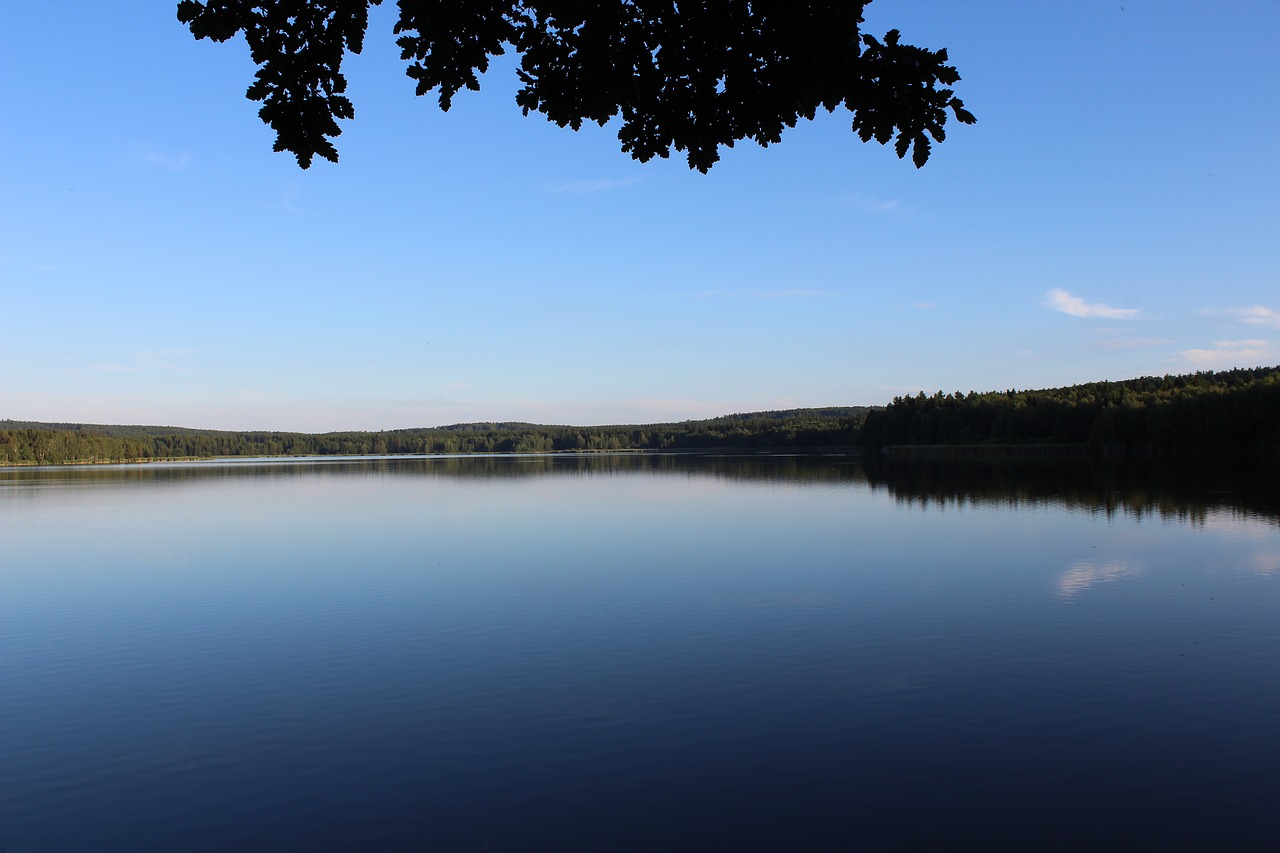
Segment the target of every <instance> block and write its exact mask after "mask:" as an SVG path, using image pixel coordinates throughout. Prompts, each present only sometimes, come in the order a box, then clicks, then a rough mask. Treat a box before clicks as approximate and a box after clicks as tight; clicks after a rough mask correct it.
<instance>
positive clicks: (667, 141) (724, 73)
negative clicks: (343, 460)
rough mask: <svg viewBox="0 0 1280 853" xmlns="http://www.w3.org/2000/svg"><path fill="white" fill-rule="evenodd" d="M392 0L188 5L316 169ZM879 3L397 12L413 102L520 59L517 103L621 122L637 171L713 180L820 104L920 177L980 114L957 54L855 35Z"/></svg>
mask: <svg viewBox="0 0 1280 853" xmlns="http://www.w3.org/2000/svg"><path fill="white" fill-rule="evenodd" d="M381 2H382V0H313V1H312V2H307V0H203V1H201V0H182V2H180V3H179V4H178V19H179V20H180V21H182V23H184V24H186V25H187V26H188V27H190V29H191V32H192V34H193V35H194V36H195V37H196V38H198V39H204V38H208V39H212V40H214V41H218V42H222V41H226V40H228V39H231V38H233V37H235V36H236V35H237V34H239V33H243V34H244V36H245V39H246V40H247V41H248V44H249V48H250V51H251V55H252V58H253V61H254V63H255V64H256V65H257V66H258V72H257V74H256V75H255V77H254V81H253V83H252V85H250V86H249V89H248V92H247V93H246V94H247V96H248V97H249V99H251V100H254V101H261V102H262V109H261V110H260V111H259V113H258V114H259V116H260V117H261V118H262V120H263V121H264V122H266V123H267V125H269V126H270V127H271V128H272V130H274V131H275V132H276V143H275V150H276V151H290V152H292V153H293V154H294V156H295V157H297V160H298V165H300V166H301V167H302V168H304V169H305V168H308V167H309V166H310V165H311V162H312V160H313V158H314V157H316V156H319V157H322V158H324V159H326V160H331V161H334V162H337V160H338V151H337V149H336V148H335V147H334V145H333V142H332V139H333V138H334V137H337V136H338V135H339V134H341V133H342V130H341V128H340V127H339V126H338V120H339V119H351V118H354V117H355V108H354V106H353V105H352V103H351V100H350V99H349V98H348V97H347V96H346V94H345V92H346V89H347V80H346V77H345V76H344V75H343V73H342V62H343V60H344V58H345V57H346V55H347V54H348V53H359V52H360V51H361V49H362V47H363V44H364V38H365V32H366V30H367V29H368V23H369V9H370V7H371V6H376V5H380V4H381ZM869 2H870V0H843V1H842V0H827V2H797V0H718V2H708V0H702V2H693V3H685V2H679V3H677V2H675V0H598V1H597V0H592V2H585V0H466V2H459V0H399V3H398V7H399V13H400V14H399V19H398V21H397V22H396V24H395V34H396V35H397V36H398V38H397V40H396V44H397V45H398V46H399V47H400V51H401V57H402V58H403V59H404V60H406V61H407V62H408V63H409V65H408V69H407V70H406V72H405V73H406V74H407V75H408V76H409V77H410V78H411V79H413V80H414V81H415V83H416V90H417V94H419V95H426V94H428V93H431V92H436V93H438V98H439V103H440V107H441V108H442V109H444V110H448V109H449V106H450V105H451V103H452V101H453V96H454V95H455V94H457V93H458V92H459V91H460V90H462V89H464V88H466V89H479V88H480V75H482V74H483V73H484V72H485V71H486V70H487V69H488V67H489V62H490V59H491V58H492V57H495V56H500V55H502V54H504V53H506V51H507V50H514V51H515V52H516V53H518V54H519V55H520V68H519V72H518V73H519V82H520V85H521V88H520V90H519V91H518V92H517V94H516V104H517V105H518V106H519V107H520V108H521V109H522V110H523V111H524V114H525V115H528V114H529V113H530V112H539V113H542V114H543V115H545V116H546V117H547V118H548V119H550V120H551V121H554V122H555V123H556V124H558V125H560V126H561V127H571V128H573V129H574V130H577V129H578V128H580V127H581V126H582V125H583V124H584V123H585V122H595V123H597V124H600V125H604V124H606V123H607V122H608V121H610V120H611V119H614V118H616V117H620V118H621V126H620V129H619V131H618V138H619V140H620V141H621V143H622V150H623V151H624V152H626V153H628V154H630V155H631V156H632V157H634V158H635V159H637V160H640V161H642V162H643V161H648V160H649V159H651V158H653V157H655V156H657V157H667V156H669V154H670V152H671V151H672V150H673V149H674V150H676V151H682V152H686V156H687V158H688V161H689V166H690V167H691V168H694V169H698V170H699V171H702V172H706V171H707V170H708V169H710V168H711V166H712V165H713V164H714V163H715V162H716V161H717V160H718V159H719V157H720V154H719V149H720V147H721V146H726V147H732V146H733V145H734V143H735V142H738V141H740V140H744V139H751V140H754V141H756V142H758V143H760V144H761V145H768V144H770V143H774V142H778V141H779V140H780V139H781V136H782V131H783V129H784V128H786V127H794V126H795V124H796V123H797V122H798V121H799V120H800V119H802V118H804V119H812V118H813V117H814V115H815V114H816V112H817V111H818V109H819V108H821V109H825V110H827V111H828V112H831V111H834V110H835V109H836V108H838V107H841V106H843V107H844V108H845V109H847V110H849V111H850V112H852V113H853V123H852V124H853V132H854V133H856V134H857V135H858V137H859V138H860V139H861V140H862V141H863V142H869V141H870V140H872V139H874V140H875V141H877V142H879V143H880V144H882V145H884V144H887V143H888V142H890V141H891V140H892V141H893V142H894V150H895V152H896V153H897V155H898V157H900V158H901V157H905V156H906V154H907V152H908V151H910V152H911V159H912V161H913V162H914V163H915V165H916V166H917V167H919V166H923V165H924V163H925V161H926V160H928V159H929V153H930V150H931V147H932V143H933V142H934V141H939V142H940V141H942V140H943V139H945V137H946V133H945V131H944V129H943V127H944V125H945V124H946V122H947V118H948V112H950V113H951V114H953V115H954V116H955V118H956V120H957V121H960V122H962V123H965V124H971V123H972V122H973V121H974V117H973V115H972V114H971V113H969V112H968V111H967V110H966V109H965V108H964V104H963V102H962V101H961V100H960V99H959V98H957V97H956V96H955V95H954V93H953V91H952V90H951V88H949V87H950V86H952V85H953V84H954V83H955V82H956V81H957V80H959V79H960V75H959V74H958V73H956V69H955V68H954V67H952V66H950V65H948V64H947V62H948V59H947V52H946V50H945V49H942V50H928V49H926V48H922V47H915V46H913V45H909V44H904V43H902V41H901V40H900V34H899V33H898V31H897V30H890V31H889V32H888V33H886V34H885V35H884V37H883V38H875V37H873V36H871V35H866V34H864V33H862V32H861V31H860V28H861V25H862V22H863V17H862V12H863V9H864V7H865V6H866V5H867V3H869Z"/></svg>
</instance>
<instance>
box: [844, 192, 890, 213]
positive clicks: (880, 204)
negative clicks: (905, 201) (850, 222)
mask: <svg viewBox="0 0 1280 853" xmlns="http://www.w3.org/2000/svg"><path fill="white" fill-rule="evenodd" d="M855 202H856V204H857V205H858V207H860V208H862V209H863V210H865V211H867V212H868V213H893V212H894V211H895V210H897V209H898V208H899V207H901V206H902V202H900V201H898V199H896V198H888V199H884V198H872V197H871V196H858V197H857V198H856V199H855Z"/></svg>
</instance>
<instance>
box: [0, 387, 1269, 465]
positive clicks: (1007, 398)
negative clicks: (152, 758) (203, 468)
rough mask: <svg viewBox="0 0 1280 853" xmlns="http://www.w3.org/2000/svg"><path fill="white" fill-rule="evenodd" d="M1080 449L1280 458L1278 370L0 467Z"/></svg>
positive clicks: (15, 449)
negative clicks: (877, 404) (618, 453)
mask: <svg viewBox="0 0 1280 853" xmlns="http://www.w3.org/2000/svg"><path fill="white" fill-rule="evenodd" d="M910 446H915V447H917V448H919V447H921V446H928V447H943V448H958V447H962V446H963V447H968V448H1000V447H1019V448H1027V447H1031V448H1046V449H1049V448H1063V447H1074V448H1077V449H1081V450H1089V451H1094V452H1098V453H1105V454H1108V455H1115V454H1124V453H1139V454H1152V453H1161V454H1163V453H1173V454H1179V455H1188V454H1195V453H1201V452H1218V451H1224V450H1225V451H1233V452H1234V451H1250V452H1254V453H1265V454H1268V455H1272V454H1276V453H1280V367H1259V368H1248V369H1243V368H1242V369H1236V370H1226V371H1218V372H1201V373H1194V374H1188V375H1182V376H1161V377H1143V378H1140V379H1130V380H1125V381H1122V382H1090V383H1087V384H1084V385H1072V386H1069V387H1066V388H1051V389H1045V390H1038V391H1017V390H1009V391H992V392H984V393H975V392H969V393H963V392H956V393H953V394H944V393H942V392H941V391H939V392H937V393H935V394H933V395H932V396H926V395H925V394H923V393H921V394H917V395H916V396H914V397H898V398H895V399H894V400H893V402H891V403H890V404H889V405H888V406H885V407H883V408H867V407H837V408H826V409H788V410H785V411H777V412H754V413H749V414H737V415H727V416H725V417H720V418H712V419H710V420H701V421H683V422H680V423H669V424H650V425H619V426H589V427H586V426H545V425H539V424H527V423H472V424H454V425H452V426H445V427H433V428H428V429H401V430H387V431H383V432H331V433H323V434H309V433H290V432H226V431H219V430H200V429H185V428H178V427H150V426H98V425H86V424H49V423H30V422H21V421H8V420H5V421H0V465H15V464H17V465H22V464H43V465H51V464H63V463H70V462H121V461H149V460H160V459H204V458H211V457H218V456H334V455H346V456H362V455H383V454H406V453H417V454H426V453H430V454H455V453H550V452H557V451H607V450H709V449H728V450H734V449H736V450H746V449H753V450H763V449H773V450H780V449H795V450H818V449H845V450H857V449H867V450H882V449H886V448H904V447H910Z"/></svg>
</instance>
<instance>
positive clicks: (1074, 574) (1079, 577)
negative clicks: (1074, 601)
mask: <svg viewBox="0 0 1280 853" xmlns="http://www.w3.org/2000/svg"><path fill="white" fill-rule="evenodd" d="M1143 571H1144V569H1143V567H1142V565H1141V564H1139V563H1135V562H1132V561H1129V560H1108V561H1105V562H1101V563H1086V562H1080V563H1076V564H1074V565H1073V566H1071V568H1069V569H1067V570H1066V571H1065V572H1063V573H1062V575H1061V577H1059V578H1058V583H1057V588H1058V594H1059V595H1061V596H1062V597H1063V598H1066V599H1071V598H1074V597H1075V596H1077V595H1079V594H1080V593H1082V592H1084V591H1086V590H1088V589H1089V588H1091V587H1093V586H1096V585H1097V584H1100V583H1110V582H1112V581H1118V580H1120V579H1121V578H1132V577H1136V576H1138V575H1140V574H1142V572H1143Z"/></svg>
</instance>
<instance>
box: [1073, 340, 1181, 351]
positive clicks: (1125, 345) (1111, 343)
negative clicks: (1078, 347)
mask: <svg viewBox="0 0 1280 853" xmlns="http://www.w3.org/2000/svg"><path fill="white" fill-rule="evenodd" d="M1171 343H1173V341H1171V340H1168V339H1166V338H1111V339H1109V340H1105V341H1094V342H1093V343H1091V344H1089V346H1088V349H1146V348H1147V347H1161V346H1166V345H1168V344H1171Z"/></svg>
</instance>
